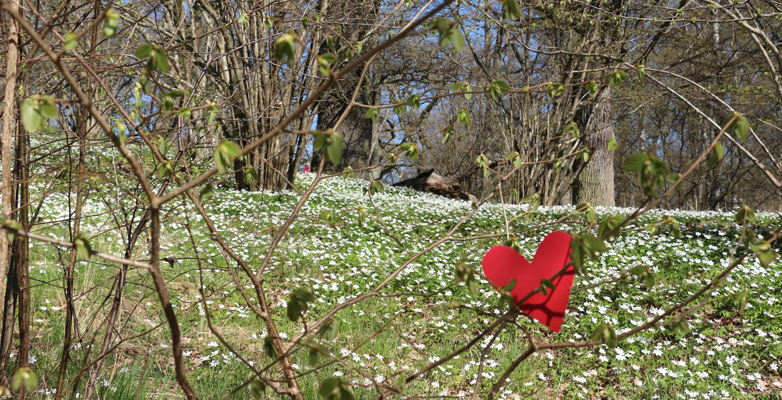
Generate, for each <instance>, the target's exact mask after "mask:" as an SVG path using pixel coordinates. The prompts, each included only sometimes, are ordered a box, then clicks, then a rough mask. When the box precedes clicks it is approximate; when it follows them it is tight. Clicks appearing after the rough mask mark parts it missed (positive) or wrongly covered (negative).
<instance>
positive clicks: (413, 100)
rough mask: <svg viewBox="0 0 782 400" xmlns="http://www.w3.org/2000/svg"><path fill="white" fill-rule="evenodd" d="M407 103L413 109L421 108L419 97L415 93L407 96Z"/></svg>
mask: <svg viewBox="0 0 782 400" xmlns="http://www.w3.org/2000/svg"><path fill="white" fill-rule="evenodd" d="M407 105H408V106H410V107H413V109H414V110H417V109H419V108H421V98H420V97H418V95H417V94H414V95H412V96H410V97H408V98H407Z"/></svg>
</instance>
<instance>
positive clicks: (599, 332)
mask: <svg viewBox="0 0 782 400" xmlns="http://www.w3.org/2000/svg"><path fill="white" fill-rule="evenodd" d="M605 328H606V324H605V323H604V322H601V323H599V324H597V326H596V327H595V329H594V330H593V331H592V336H591V337H590V339H591V340H592V341H593V342H599V341H601V340H602V338H603V334H604V333H605Z"/></svg>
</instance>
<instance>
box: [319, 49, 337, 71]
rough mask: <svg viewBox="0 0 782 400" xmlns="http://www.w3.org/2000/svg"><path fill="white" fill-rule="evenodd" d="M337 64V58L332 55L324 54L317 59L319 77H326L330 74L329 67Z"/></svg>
mask: <svg viewBox="0 0 782 400" xmlns="http://www.w3.org/2000/svg"><path fill="white" fill-rule="evenodd" d="M335 62H337V56H335V55H334V54H332V53H326V54H324V55H322V56H320V57H318V70H319V71H320V73H321V75H323V76H328V75H329V73H330V72H331V65H332V64H334V63H335Z"/></svg>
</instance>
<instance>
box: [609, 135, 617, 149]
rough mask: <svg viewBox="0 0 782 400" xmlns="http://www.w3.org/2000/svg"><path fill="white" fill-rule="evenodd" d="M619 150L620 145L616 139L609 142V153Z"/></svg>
mask: <svg viewBox="0 0 782 400" xmlns="http://www.w3.org/2000/svg"><path fill="white" fill-rule="evenodd" d="M617 148H619V143H618V142H617V141H616V139H615V138H611V139H609V140H608V151H615V150H616V149H617Z"/></svg>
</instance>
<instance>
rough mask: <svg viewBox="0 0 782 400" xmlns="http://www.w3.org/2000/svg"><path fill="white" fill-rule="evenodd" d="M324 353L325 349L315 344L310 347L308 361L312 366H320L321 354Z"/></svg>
mask: <svg viewBox="0 0 782 400" xmlns="http://www.w3.org/2000/svg"><path fill="white" fill-rule="evenodd" d="M322 351H324V350H323V348H322V347H321V346H319V345H317V344H313V345H311V346H310V349H309V352H308V353H309V354H308V356H309V357H308V359H309V362H310V366H312V367H316V366H318V362H320V353H321V352H322Z"/></svg>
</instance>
